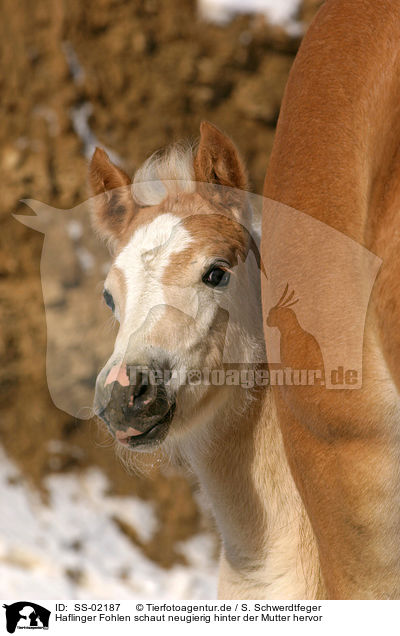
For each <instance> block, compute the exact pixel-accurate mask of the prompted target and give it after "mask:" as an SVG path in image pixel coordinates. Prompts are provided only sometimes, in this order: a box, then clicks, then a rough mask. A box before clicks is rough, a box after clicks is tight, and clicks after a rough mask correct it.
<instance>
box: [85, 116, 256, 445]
mask: <svg viewBox="0 0 400 636" xmlns="http://www.w3.org/2000/svg"><path fill="white" fill-rule="evenodd" d="M200 132H201V134H200V141H199V144H198V147H197V150H193V149H192V148H186V149H185V148H182V147H178V146H173V147H171V148H170V149H168V150H167V151H166V152H165V153H164V154H163V155H156V156H153V157H151V158H150V159H149V160H148V161H147V162H146V163H145V164H144V166H143V167H142V168H141V169H140V170H139V171H138V172H137V173H136V175H135V177H134V180H133V183H131V180H130V178H129V177H128V176H127V175H126V174H125V173H124V172H123V171H122V170H121V169H120V168H118V167H117V166H115V165H113V164H112V163H111V162H110V160H109V159H108V157H107V155H106V153H105V152H104V151H102V150H99V149H97V150H96V152H95V154H94V156H93V159H92V162H91V165H90V184H91V188H92V193H93V195H94V199H93V201H94V206H93V215H94V223H95V226H96V228H97V231H98V232H99V234H100V235H101V236H102V237H103V238H105V239H107V240H108V241H109V243H110V245H111V249H112V253H113V257H114V258H113V263H112V266H111V268H110V271H109V273H108V276H107V278H106V280H105V283H104V298H105V301H106V303H107V304H108V305H109V307H110V309H111V311H112V312H113V313H114V315H115V317H116V319H117V321H118V322H119V331H118V335H117V337H116V341H115V347H114V351H113V352H112V354H111V356H110V358H109V360H108V361H107V363H106V364H105V366H104V368H103V369H102V371H101V372H100V373H99V375H98V378H97V382H96V396H95V411H96V413H97V414H98V415H99V416H100V417H101V418H102V419H103V420H104V421H105V422H106V424H107V425H108V428H109V430H110V432H111V433H112V434H113V436H114V437H115V438H116V439H117V440H118V441H119V442H120V443H121V444H123V445H124V446H125V447H127V448H131V449H135V450H149V449H151V448H153V447H155V446H157V445H159V444H160V443H161V442H162V441H163V440H164V439H165V438H166V436H167V434H169V437H170V438H173V437H174V436H180V435H182V434H184V433H185V432H187V431H188V430H193V428H196V427H198V426H201V424H202V423H203V422H204V420H206V419H207V417H208V418H210V414H211V413H213V412H216V411H217V410H218V409H219V408H221V407H222V405H223V404H224V403H226V400H227V399H228V394H229V391H228V388H227V387H226V386H218V387H215V386H212V384H211V383H210V382H207V381H203V379H204V378H203V376H202V370H204V369H208V370H212V369H221V368H223V365H224V361H226V358H227V357H228V358H229V357H231V359H232V356H233V357H234V358H236V362H240V361H245V360H246V359H247V358H246V355H247V353H248V351H249V350H252V351H254V350H255V349H256V348H257V347H259V342H260V333H259V332H258V331H257V333H255V331H256V330H255V329H254V325H255V322H256V320H257V318H256V313H257V311H258V310H259V297H258V285H257V271H256V272H254V264H255V263H256V257H254V254H257V253H258V252H257V249H256V248H255V244H254V240H253V238H252V236H251V234H250V232H249V231H248V229H246V228H245V223H246V224H247V226H248V215H249V205H248V200H247V195H246V193H245V191H244V189H245V188H246V185H247V181H246V174H245V170H244V167H243V164H242V161H241V159H240V157H239V154H238V152H237V150H236V148H235V146H234V145H233V143H232V142H231V141H230V139H228V138H227V137H226V136H225V135H223V134H222V133H221V132H220V131H219V130H218V129H217V128H215V127H214V126H212V125H211V124H209V123H206V122H204V123H203V124H202V125H201V131H200ZM252 255H253V256H252ZM250 270H251V271H250ZM190 374H192V375H191V377H192V379H193V377H194V376H195V377H197V378H198V379H199V381H196V382H189V383H188V382H187V378H188V377H190ZM193 374H194V376H193ZM196 374H197V375H196ZM185 380H186V381H185Z"/></svg>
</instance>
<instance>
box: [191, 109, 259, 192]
mask: <svg viewBox="0 0 400 636" xmlns="http://www.w3.org/2000/svg"><path fill="white" fill-rule="evenodd" d="M194 173H195V178H196V181H203V182H204V181H206V182H207V183H216V184H218V185H222V186H230V187H231V188H239V189H240V190H245V189H246V188H247V184H248V183H247V174H246V170H245V168H244V164H243V162H242V159H241V157H240V155H239V152H238V150H237V148H236V146H235V144H234V143H233V141H232V140H231V139H229V137H227V136H226V135H224V133H222V132H221V131H220V130H218V128H217V127H216V126H214V125H213V124H210V122H208V121H203V122H201V124H200V142H199V147H198V150H197V154H196V157H195V160H194Z"/></svg>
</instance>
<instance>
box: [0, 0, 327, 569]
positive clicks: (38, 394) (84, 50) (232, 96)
mask: <svg viewBox="0 0 400 636" xmlns="http://www.w3.org/2000/svg"><path fill="white" fill-rule="evenodd" d="M319 4H320V2H316V1H312V0H310V1H308V0H305V2H304V7H303V17H304V20H305V22H308V21H309V19H310V16H311V15H312V14H314V12H315V9H316V6H317V5H319ZM2 16H3V19H2V21H1V25H0V37H1V43H2V44H1V49H0V69H1V73H0V92H1V100H0V112H1V120H2V124H3V125H2V126H1V128H0V169H1V182H2V188H1V194H2V196H1V200H0V241H1V243H0V250H1V252H0V253H1V259H0V312H1V313H0V358H1V365H0V412H1V436H2V444H3V445H4V447H5V448H6V451H7V453H8V454H9V456H10V457H11V458H12V459H13V460H14V461H16V462H17V463H18V465H19V466H20V468H21V469H22V470H23V472H24V474H25V475H26V476H27V477H28V478H29V479H30V480H31V481H32V482H33V483H34V484H35V485H37V486H38V487H41V485H42V480H43V477H44V476H46V475H47V474H49V473H51V472H55V471H66V470H77V469H81V468H84V467H86V466H88V465H90V464H96V465H98V466H100V467H101V468H102V469H103V470H104V472H105V473H106V474H107V476H108V477H109V479H110V483H111V485H112V490H113V491H114V492H116V493H118V494H132V493H133V494H136V495H138V496H139V497H142V498H143V499H151V500H153V501H155V502H156V504H157V509H158V514H159V517H160V521H161V524H160V527H161V530H160V532H159V533H158V534H157V536H156V537H155V538H154V540H153V541H152V544H151V545H148V546H146V547H145V550H146V552H147V553H148V554H149V555H150V556H151V557H152V558H154V559H156V560H157V561H158V562H160V563H162V564H163V565H164V566H166V567H167V566H169V565H171V564H172V563H173V562H174V561H175V560H176V559H178V556H177V555H176V553H175V549H174V544H175V542H176V541H177V540H182V539H185V538H187V537H188V536H190V535H191V534H193V533H194V532H196V531H198V530H199V529H201V527H202V524H203V523H204V522H203V521H202V517H201V516H200V514H199V512H198V508H197V505H196V503H195V501H194V499H193V496H192V489H193V486H192V485H191V484H190V483H189V482H188V481H186V480H185V479H184V478H183V477H182V476H180V475H179V474H177V473H176V472H174V471H173V470H172V469H171V468H166V467H164V468H161V469H160V468H154V469H153V470H150V471H149V474H148V475H146V476H130V475H128V474H127V473H126V471H125V469H124V468H123V467H122V466H121V465H120V464H119V463H118V461H117V459H116V458H115V454H114V450H113V448H112V446H109V447H104V445H103V442H104V439H105V435H104V433H102V432H100V431H99V429H98V426H97V424H96V423H94V422H93V421H82V420H76V419H74V418H73V417H71V416H69V415H67V414H65V413H63V412H62V411H60V410H58V409H57V408H56V407H55V406H54V405H53V403H52V401H51V399H50V396H49V392H48V389H47V384H46V374H45V355H46V322H45V313H44V306H43V298H42V289H41V283H40V271H39V266H40V257H41V250H42V245H43V235H42V234H40V233H38V232H35V231H33V230H31V229H29V228H26V227H24V226H23V225H22V224H20V223H18V222H17V221H15V220H14V219H13V218H12V217H11V213H12V212H18V213H19V214H26V213H27V208H26V206H25V205H24V204H22V203H20V202H19V201H20V199H22V198H34V199H39V200H41V201H44V202H46V203H48V204H50V205H52V206H56V207H60V208H72V207H73V206H75V205H77V204H78V203H81V202H82V201H84V200H85V199H86V198H87V190H86V172H87V160H86V158H85V156H84V147H83V145H82V142H81V140H80V138H79V137H78V135H77V134H76V132H75V130H74V127H73V125H72V121H71V116H70V113H71V109H73V108H75V109H76V108H79V106H81V105H82V104H84V103H85V102H88V103H90V104H91V105H92V109H93V110H92V115H91V117H90V125H91V127H92V129H93V131H94V132H95V134H96V135H97V137H98V138H99V140H100V141H101V143H102V144H104V145H105V146H106V147H108V148H111V149H112V150H114V151H115V152H117V153H118V155H119V156H120V157H122V159H123V162H124V164H125V168H126V169H127V170H128V171H130V172H131V173H132V172H133V171H134V169H135V168H136V167H137V166H138V165H139V164H140V163H141V162H142V161H143V160H144V159H145V158H146V157H147V156H148V155H149V154H150V153H151V152H153V151H154V150H156V149H157V148H159V147H161V146H163V145H165V144H167V143H169V142H171V141H173V140H176V139H179V138H187V137H195V136H196V135H197V134H198V129H199V123H200V121H201V120H202V119H208V120H211V121H212V122H214V123H215V124H216V125H218V126H219V127H220V128H222V129H223V130H225V131H226V132H227V133H228V134H230V135H231V136H232V137H233V138H234V139H235V141H236V143H237V145H238V147H239V148H240V150H241V152H242V154H243V156H244V158H245V160H246V163H247V165H248V167H249V173H250V177H251V181H252V184H253V186H254V190H255V191H256V192H260V191H261V189H262V182H263V178H264V173H265V168H266V164H267V160H268V155H269V153H270V150H271V146H272V142H273V136H274V127H275V124H276V120H277V116H278V111H279V105H280V101H281V98H282V94H283V90H284V86H285V83H286V80H287V75H288V73H289V69H290V67H291V64H292V61H293V57H294V54H295V52H296V50H297V47H298V44H299V42H298V41H297V40H295V39H291V38H289V37H288V36H287V35H285V33H284V32H283V31H282V30H281V29H279V28H275V27H274V28H272V27H270V26H268V25H267V24H266V23H265V21H264V20H263V19H261V18H259V17H240V18H237V19H235V20H234V21H233V22H232V23H230V24H229V25H228V26H226V27H224V28H221V27H219V26H215V25H210V24H205V23H202V22H200V21H199V20H198V19H197V17H196V10H195V3H194V1H193V0H186V2H182V0H169V2H168V3H166V2H162V1H161V0H143V2H138V1H137V2H132V1H128V0H96V1H94V0H89V1H88V2H79V1H78V0H70V1H68V2H67V1H66V0H65V1H63V0H42V1H41V2H38V3H34V2H31V1H30V0H20V1H19V2H18V3H15V2H14V1H13V0H3V2H2ZM71 51H75V53H76V56H77V59H78V60H79V63H80V65H81V67H82V69H83V73H81V74H79V73H78V74H77V76H76V77H75V78H73V77H72V73H71V62H70V64H68V63H67V58H69V59H70V60H71ZM94 249H95V248H94ZM99 249H100V248H99ZM59 252H60V253H59V258H60V262H61V264H62V266H63V269H64V272H65V276H66V277H67V278H68V277H69V276H73V271H74V267H75V268H76V267H77V266H76V263H75V262H74V256H72V257H71V256H70V255H68V250H67V249H65V250H64V251H63V250H62V249H61V248H60V250H59ZM78 278H79V276H78ZM85 281H86V282H85ZM64 283H65V281H64ZM88 284H89V282H88V280H86V279H85V280H84V276H83V274H81V275H80V278H79V280H78V283H76V287H77V289H79V288H80V289H81V290H82V289H83V291H84V290H85V285H88ZM80 285H81V287H80ZM67 287H68V281H67V283H65V284H64V287H62V288H60V289H61V291H60V290H58V292H57V293H63V292H62V290H63V289H64V290H65V289H66V288H67ZM81 298H82V292H81ZM78 301H79V298H78V297H77V299H76V302H78ZM77 316H79V312H77ZM79 327H80V325H79V321H78V319H77V325H76V329H79ZM87 346H88V349H90V347H91V346H93V347H94V346H95V343H94V342H93V343H91V342H90V334H89V335H88V343H87ZM51 440H61V441H62V442H63V444H62V445H61V446H60V445H58V446H55V445H54V444H53V445H51V444H50V445H49V442H50V441H51ZM55 449H56V450H55ZM125 531H126V532H127V534H128V535H132V533H131V531H130V530H129V529H127V528H125ZM132 540H136V539H135V537H134V536H132Z"/></svg>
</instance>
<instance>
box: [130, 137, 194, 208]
mask: <svg viewBox="0 0 400 636" xmlns="http://www.w3.org/2000/svg"><path fill="white" fill-rule="evenodd" d="M194 153H195V145H194V144H193V143H189V142H187V143H183V142H177V143H174V144H171V145H170V146H167V147H166V148H165V149H162V150H157V151H156V152H155V153H153V154H152V155H151V156H150V157H149V158H148V159H146V161H145V162H144V163H143V165H142V166H141V167H140V168H139V169H138V170H137V172H136V174H135V176H134V179H133V183H132V194H133V198H134V199H135V201H136V202H137V203H139V205H144V206H150V205H159V204H160V203H161V202H162V201H163V199H165V197H166V196H167V195H173V194H176V193H177V192H194V191H195V185H196V184H195V176H194V167H193V161H194Z"/></svg>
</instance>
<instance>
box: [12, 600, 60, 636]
mask: <svg viewBox="0 0 400 636" xmlns="http://www.w3.org/2000/svg"><path fill="white" fill-rule="evenodd" d="M3 607H4V608H5V611H6V627H7V632H8V633H9V634H14V632H15V630H16V629H49V619H50V614H51V612H50V610H48V609H46V608H45V607H42V606H41V605H38V604H37V603H33V602H32V601H18V602H17V603H12V604H11V605H6V604H4V605H3Z"/></svg>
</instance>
